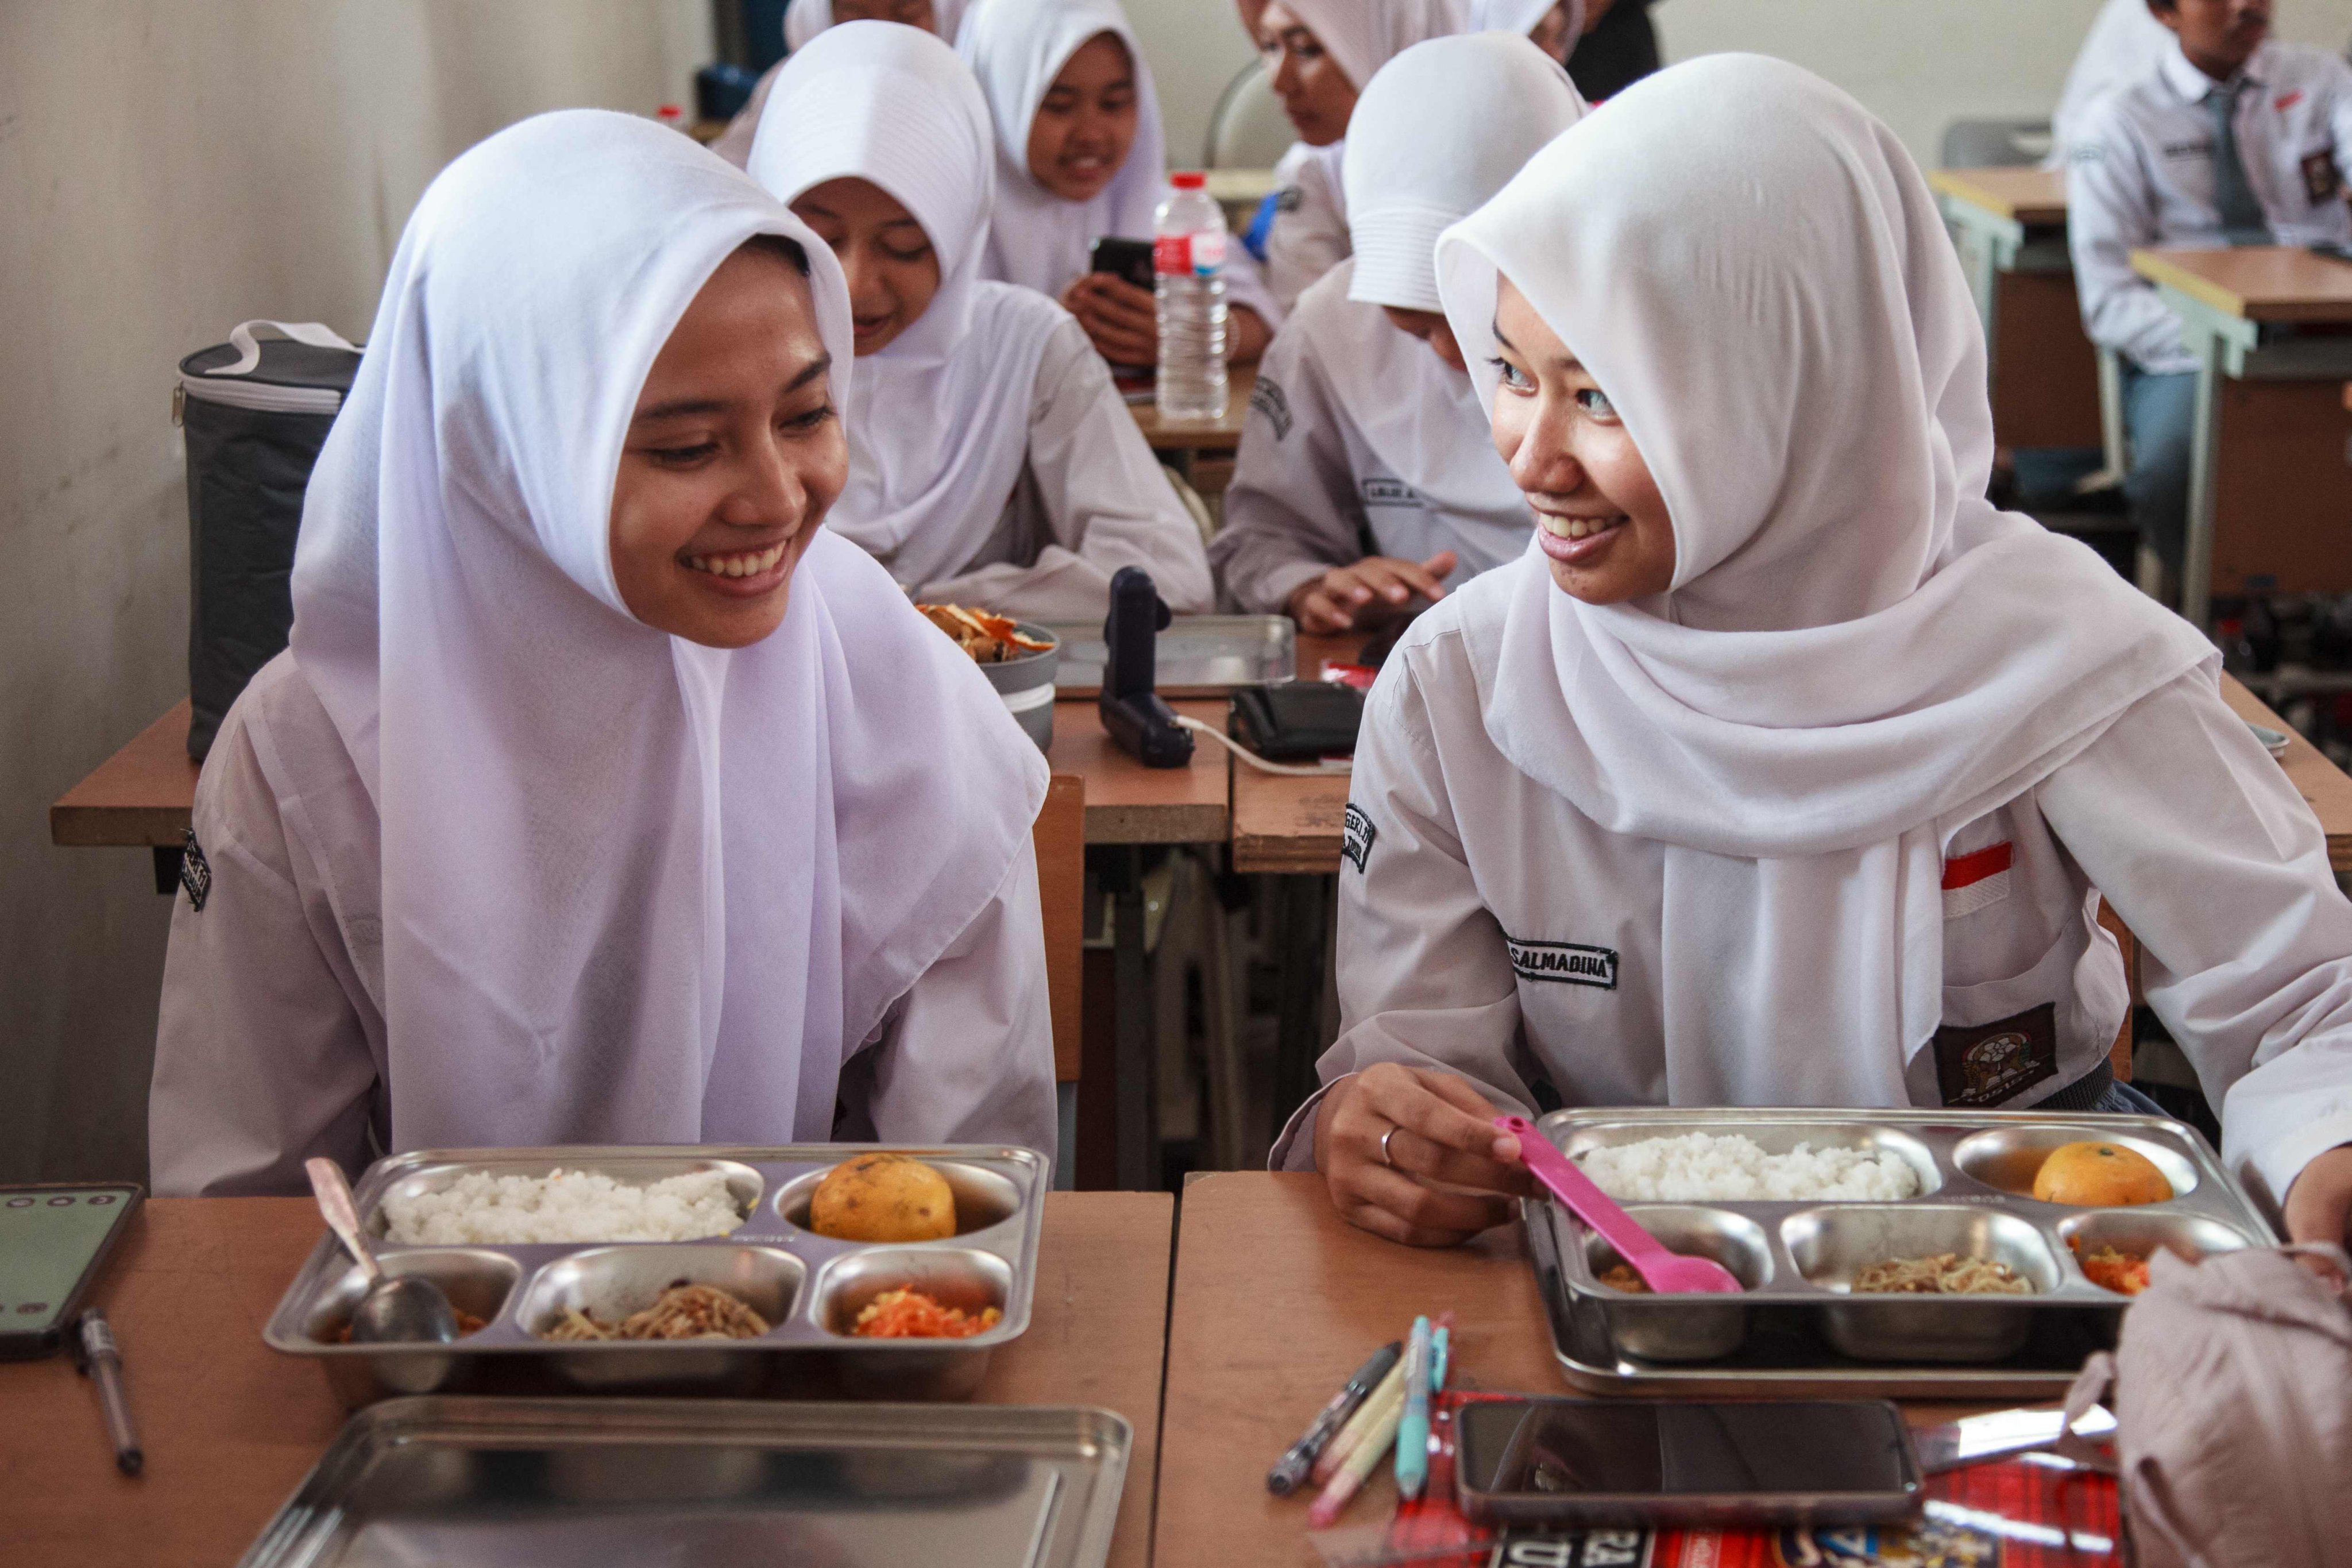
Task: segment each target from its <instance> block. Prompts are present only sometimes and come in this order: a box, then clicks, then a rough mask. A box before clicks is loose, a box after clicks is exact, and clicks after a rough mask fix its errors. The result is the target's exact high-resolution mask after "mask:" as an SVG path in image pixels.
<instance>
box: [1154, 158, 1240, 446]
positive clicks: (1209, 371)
mask: <svg viewBox="0 0 2352 1568" xmlns="http://www.w3.org/2000/svg"><path fill="white" fill-rule="evenodd" d="M1168 183H1169V184H1171V185H1173V186H1175V187H1176V188H1175V191H1174V193H1173V194H1172V195H1170V196H1169V198H1168V199H1167V200H1166V201H1164V202H1162V203H1160V214H1159V218H1158V221H1157V222H1156V223H1155V224H1154V225H1153V226H1152V270H1153V273H1154V282H1155V284H1156V285H1157V286H1156V287H1155V288H1154V289H1153V291H1152V292H1153V294H1154V296H1155V298H1156V299H1157V300H1158V302H1159V308H1160V309H1159V316H1160V373H1159V376H1158V380H1157V384H1156V390H1155V392H1154V399H1155V401H1156V402H1157V403H1158V404H1159V405H1160V417H1161V418H1162V419H1222V418H1223V417H1224V415H1225V244H1226V240H1227V236H1226V233H1225V215H1224V213H1223V210H1222V209H1221V208H1220V207H1219V206H1218V205H1217V204H1216V203H1215V201H1213V199H1211V197H1210V195H1209V177H1208V176H1207V175H1206V174H1175V175H1171V176H1170V178H1169V182H1168Z"/></svg>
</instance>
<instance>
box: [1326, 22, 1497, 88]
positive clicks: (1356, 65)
mask: <svg viewBox="0 0 2352 1568" xmlns="http://www.w3.org/2000/svg"><path fill="white" fill-rule="evenodd" d="M1285 3H1286V5H1289V7H1290V10H1291V14H1292V15H1293V16H1297V18H1298V20H1299V21H1300V22H1301V23H1302V24H1304V25H1305V26H1306V28H1307V31H1308V32H1310V33H1313V34H1314V35H1315V37H1316V40H1317V41H1318V43H1320V44H1321V45H1322V46H1323V47H1324V49H1325V51H1326V52H1328V54H1329V55H1330V56H1331V58H1333V59H1336V60H1338V61H1339V68H1340V69H1341V70H1343V71H1345V72H1347V73H1348V82H1349V85H1350V86H1351V87H1353V88H1354V89H1356V90H1357V91H1358V92H1361V91H1363V90H1364V89H1365V87H1366V86H1367V85H1368V84H1370V81H1371V79H1372V75H1373V73H1374V72H1376V71H1378V70H1379V69H1380V68H1381V67H1382V66H1384V65H1386V64H1388V63H1389V61H1391V60H1392V59H1394V58H1396V57H1397V56H1399V55H1401V54H1402V53H1404V51H1405V50H1407V49H1409V48H1411V47H1413V45H1415V44H1419V43H1425V42H1427V41H1428V40H1429V39H1431V38H1442V37H1445V36H1446V35H1447V34H1449V33H1466V32H1468V31H1470V30H1471V28H1472V27H1473V26H1475V24H1474V22H1473V21H1472V17H1471V6H1472V4H1473V0H1285Z"/></svg>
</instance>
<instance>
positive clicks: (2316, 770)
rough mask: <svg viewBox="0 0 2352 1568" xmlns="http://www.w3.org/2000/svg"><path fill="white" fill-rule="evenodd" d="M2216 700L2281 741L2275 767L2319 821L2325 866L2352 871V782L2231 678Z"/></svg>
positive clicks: (2228, 678) (2222, 684)
mask: <svg viewBox="0 0 2352 1568" xmlns="http://www.w3.org/2000/svg"><path fill="white" fill-rule="evenodd" d="M2221 700H2223V701H2225V702H2227V703H2228V704H2229V705H2230V710H2231V712H2233V713H2235V714H2237V716H2238V717H2239V718H2241V719H2243V720H2244V721H2246V722H2248V723H2249V724H2261V725H2263V726H2265V727H2266V728H2269V729H2273V730H2276V731H2279V732H2280V733H2281V734H2283V735H2284V736H2285V737H2286V755H2285V756H2284V757H2281V758H2280V759H2279V766H2280V767H2282V768H2284V770H2285V771H2286V776H2287V782H2288V783H2289V784H2293V785H2294V792H2295V794H2297V795H2301V796H2303V798H2304V802H2305V805H2309V806H2310V807H2311V812H2312V815H2313V816H2316V817H2318V818H2319V826H2320V830H2321V831H2322V832H2324V833H2326V835H2327V863H2328V865H2330V866H2331V867H2333V868H2335V869H2336V870H2337V871H2338V872H2344V871H2352V777H2347V776H2346V774H2345V773H2344V770H2343V769H2341V768H2339V767H2337V766H2336V764H2335V763H2331V762H2329V761H2328V760H2327V758H2326V754H2325V753H2323V752H2321V751H2320V749H2319V748H2318V747H2316V746H2315V745H2313V744H2312V743H2311V742H2309V741H2306V740H2305V739H2304V738H2303V737H2302V736H2301V735H2299V734H2297V733H2296V732H2295V731H2294V730H2293V729H2291V728H2289V727H2288V725H2287V722H2286V721H2285V720H2284V719H2282V718H2280V717H2279V716H2278V715H2277V714H2276V713H2274V712H2273V711H2272V710H2270V708H2269V707H2268V705H2266V704H2265V703H2264V702H2263V700H2262V699H2261V698H2259V697H2257V696H2255V695H2254V694H2253V693H2252V692H2251V691H2249V690H2247V689H2246V688H2245V685H2244V683H2242V681H2240V680H2239V679H2238V678H2237V677H2236V676H2233V675H2225V676H2223V677H2222V678H2221Z"/></svg>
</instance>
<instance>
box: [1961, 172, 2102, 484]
mask: <svg viewBox="0 0 2352 1568" xmlns="http://www.w3.org/2000/svg"><path fill="white" fill-rule="evenodd" d="M1927 183H1928V184H1930V185H1931V186H1933V187H1934V188H1935V191H1936V199H1937V205H1939V206H1940V207H1941V208H1942V210H1943V214H1944V222H1945V225H1946V226H1948V228H1949V229H1950V230H1951V231H1952V240H1953V243H1954V244H1955V245H1956V246H1958V248H1959V252H1960V258H1961V261H1962V262H1963V264H1964V265H1965V266H1966V267H1967V268H1968V272H1969V289H1970V290H1971V291H1972V292H1973V293H1974V294H1975V296H1976V301H1977V311H1978V314H1979V318H1980V319H1981V320H1982V321H1983V322H1984V330H1985V352H1986V354H1987V356H1988V358H1989V360H1990V367H1989V368H1990V376H1991V384H1990V390H1991V394H1992V423H1993V431H1994V434H1995V436H1996V437H1997V438H1998V439H1999V440H2000V443H2001V445H2003V446H2005V447H2096V446H2099V445H2101V444H2102V436H2101V426H2100V409H2099V360H2098V354H2097V352H2096V351H2095V350H2094V349H2093V348H2092V347H2091V341H2090V339H2089V338H2087V337H2085V336H2084V333H2083V316H2082V310H2081V309H2080V307H2079V306H2078V305H2077V303H2076V301H2075V297H2074V262H2073V260H2072V258H2070V257H2069V256H2068V255H2067V251H2066V176H2065V174H2064V173H2063V172H2062V171H2059V170H2044V169H1939V170H1937V171H1936V172H1935V173H1933V174H1929V175H1928V176H1927Z"/></svg>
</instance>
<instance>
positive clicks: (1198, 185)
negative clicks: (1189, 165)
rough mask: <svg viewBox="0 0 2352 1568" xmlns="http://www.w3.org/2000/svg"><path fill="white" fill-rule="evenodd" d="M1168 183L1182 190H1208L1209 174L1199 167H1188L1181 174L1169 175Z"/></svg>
mask: <svg viewBox="0 0 2352 1568" xmlns="http://www.w3.org/2000/svg"><path fill="white" fill-rule="evenodd" d="M1168 183H1169V184H1171V185H1173V186H1175V187H1176V188H1177V189H1178V190H1180V191H1200V190H1206V189H1207V188H1208V185H1209V176H1208V175H1206V174H1202V173H1201V171H1199V170H1198V169H1187V170H1185V171H1183V172H1182V173H1181V174H1171V175H1169V176H1168Z"/></svg>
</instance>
